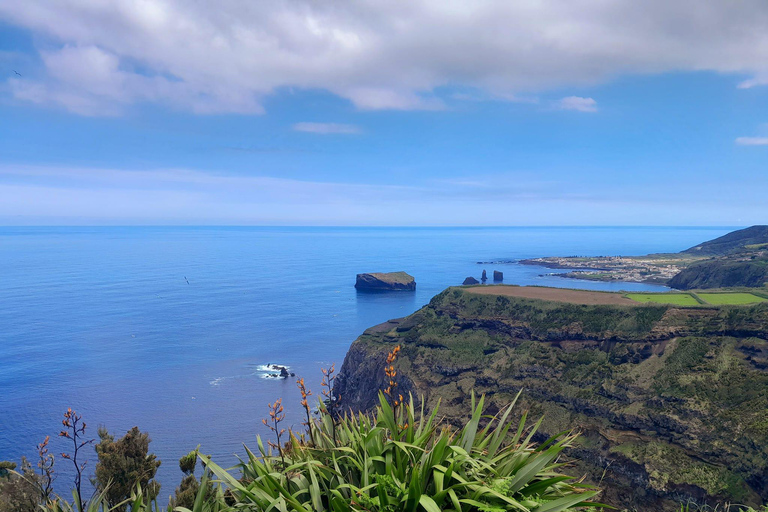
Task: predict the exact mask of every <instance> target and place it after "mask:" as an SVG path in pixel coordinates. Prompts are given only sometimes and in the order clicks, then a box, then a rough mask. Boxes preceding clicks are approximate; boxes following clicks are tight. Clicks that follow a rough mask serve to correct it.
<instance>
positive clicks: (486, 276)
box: [480, 269, 488, 282]
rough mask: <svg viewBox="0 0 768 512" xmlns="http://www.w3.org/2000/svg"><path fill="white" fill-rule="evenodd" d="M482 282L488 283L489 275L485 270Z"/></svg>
mask: <svg viewBox="0 0 768 512" xmlns="http://www.w3.org/2000/svg"><path fill="white" fill-rule="evenodd" d="M480 280H481V281H482V282H486V281H487V280H488V274H486V273H485V269H483V275H482V277H481V278H480Z"/></svg>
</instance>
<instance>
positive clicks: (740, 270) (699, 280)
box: [667, 256, 768, 290]
mask: <svg viewBox="0 0 768 512" xmlns="http://www.w3.org/2000/svg"><path fill="white" fill-rule="evenodd" d="M766 283H768V257H762V256H761V257H756V258H755V259H751V258H748V259H744V258H738V259H731V258H721V259H713V260H707V261H703V262H700V263H695V264H693V265H690V266H689V267H687V268H685V269H683V270H682V271H681V272H680V273H679V274H677V275H676V276H674V277H673V278H672V279H670V280H669V283H667V284H668V285H669V286H670V287H672V288H677V289H678V290H693V289H697V288H698V289H705V288H728V287H736V286H744V287H753V288H759V287H762V286H765V285H766Z"/></svg>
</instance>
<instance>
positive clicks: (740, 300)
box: [697, 293, 766, 305]
mask: <svg viewBox="0 0 768 512" xmlns="http://www.w3.org/2000/svg"><path fill="white" fill-rule="evenodd" d="M697 295H698V296H699V297H701V298H702V299H703V300H704V301H706V302H709V303H710V304H715V305H721V304H754V303H755V302H764V301H765V300H766V299H764V298H762V297H758V296H757V295H752V294H751V293H697Z"/></svg>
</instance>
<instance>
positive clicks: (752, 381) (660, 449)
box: [336, 287, 768, 510]
mask: <svg viewBox="0 0 768 512" xmlns="http://www.w3.org/2000/svg"><path fill="white" fill-rule="evenodd" d="M488 288H489V287H484V288H483V290H484V293H483V294H480V293H473V292H472V290H473V289H472V288H467V289H460V288H449V289H447V290H446V291H444V292H442V293H440V294H439V295H437V296H435V297H434V298H433V299H432V300H431V301H430V303H429V304H428V305H427V306H425V307H424V308H422V309H420V310H419V311H417V312H416V313H414V314H412V315H410V316H408V317H405V318H402V319H396V320H391V321H389V322H386V323H384V324H381V325H379V326H375V327H373V328H371V329H368V330H366V331H365V332H364V333H363V334H362V335H361V336H360V337H359V338H358V339H357V340H355V342H354V343H353V344H352V346H351V347H350V350H349V352H348V354H347V356H346V359H345V361H344V364H343V367H342V369H341V373H340V375H339V378H338V380H337V385H336V392H337V393H339V394H340V395H341V400H342V402H343V406H344V407H345V408H347V407H348V408H352V409H354V410H365V409H369V408H371V407H372V406H373V405H374V403H375V400H376V395H377V393H378V390H379V389H383V387H384V383H385V377H384V370H383V368H384V361H385V359H386V355H387V352H388V351H390V350H392V348H393V347H394V346H396V345H401V347H402V350H401V353H400V357H399V359H398V361H397V370H398V379H399V384H398V391H399V392H400V393H403V394H404V395H406V394H407V393H408V392H412V393H413V394H414V396H415V397H419V396H423V397H425V398H426V400H427V402H428V404H429V405H433V404H434V403H436V401H437V400H438V399H441V400H442V405H441V411H442V413H443V414H445V415H446V416H447V417H448V418H449V419H458V418H461V415H463V414H465V413H466V411H467V407H466V403H465V402H466V401H467V400H468V396H469V393H470V391H471V390H472V389H474V390H475V391H476V392H477V393H484V394H485V395H486V396H487V400H488V402H489V406H490V408H491V412H494V411H493V409H494V408H498V407H501V406H502V405H504V404H506V403H508V401H509V400H510V399H511V398H512V397H513V396H514V395H515V394H516V393H517V392H518V391H519V390H520V389H521V388H522V389H523V390H524V392H523V403H522V404H521V405H520V406H519V407H518V408H517V413H522V411H524V410H526V409H529V410H530V414H531V415H533V416H539V415H543V418H544V419H543V423H542V430H543V432H545V433H547V434H555V433H558V432H561V431H563V430H570V429H573V428H576V429H578V430H579V431H581V432H582V436H581V438H580V443H579V446H578V448H577V449H574V450H572V451H571V452H570V453H569V456H570V457H571V459H572V463H573V465H574V466H575V467H574V468H572V469H571V470H570V471H571V473H572V474H576V473H581V474H583V475H585V476H586V477H587V479H588V480H589V481H591V482H593V483H597V482H601V487H602V488H604V489H605V495H604V496H601V500H602V501H604V502H607V503H609V504H613V505H617V506H621V507H631V506H634V507H637V508H639V509H646V510H661V509H666V508H668V507H670V506H671V507H672V508H676V507H679V503H680V502H685V501H687V500H694V501H695V502H697V503H700V504H707V503H708V504H711V505H714V504H715V503H718V502H724V501H730V502H738V503H747V504H755V505H756V504H758V503H761V502H762V501H765V500H768V414H767V413H766V410H768V342H767V341H766V340H767V339H768V305H766V304H761V305H752V306H728V307H724V306H723V307H708V306H699V307H690V308H686V307H676V306H668V305H624V304H622V303H619V302H617V303H616V304H611V303H610V301H608V302H609V303H608V304H606V303H596V304H584V303H570V302H569V301H568V300H563V301H552V300H539V299H531V298H526V297H514V296H503V295H494V294H492V293H489V291H488ZM500 288H501V287H500ZM553 293H556V292H553ZM613 295H617V294H613ZM670 510H671V509H670Z"/></svg>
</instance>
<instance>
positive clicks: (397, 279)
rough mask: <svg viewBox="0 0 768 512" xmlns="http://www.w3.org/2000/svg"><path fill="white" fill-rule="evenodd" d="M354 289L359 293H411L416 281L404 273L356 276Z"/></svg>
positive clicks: (375, 273)
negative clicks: (391, 291)
mask: <svg viewBox="0 0 768 512" xmlns="http://www.w3.org/2000/svg"><path fill="white" fill-rule="evenodd" d="M355 288H357V289H358V290H360V291H390V290H393V291H413V290H415V289H416V281H415V280H414V279H413V276H411V275H409V274H407V273H406V272H374V273H370V274H357V280H356V282H355Z"/></svg>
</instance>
